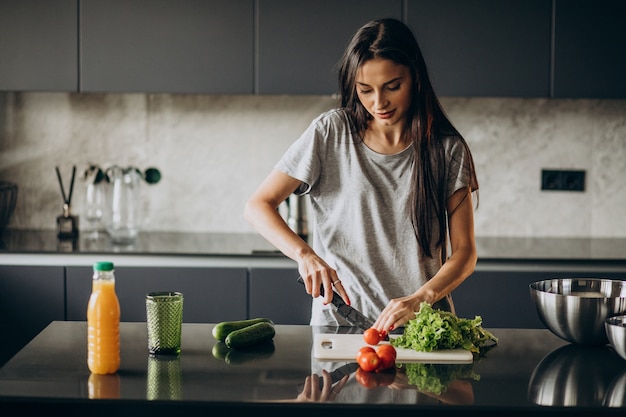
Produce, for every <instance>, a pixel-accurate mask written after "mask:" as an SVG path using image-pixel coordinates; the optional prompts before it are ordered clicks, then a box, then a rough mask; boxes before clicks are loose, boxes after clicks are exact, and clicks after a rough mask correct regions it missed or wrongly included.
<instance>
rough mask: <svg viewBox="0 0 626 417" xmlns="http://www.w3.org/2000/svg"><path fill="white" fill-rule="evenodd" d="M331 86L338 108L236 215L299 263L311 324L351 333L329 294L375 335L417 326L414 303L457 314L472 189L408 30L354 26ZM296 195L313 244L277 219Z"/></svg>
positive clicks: (469, 243) (379, 24)
mask: <svg viewBox="0 0 626 417" xmlns="http://www.w3.org/2000/svg"><path fill="white" fill-rule="evenodd" d="M339 84H340V93H341V107H339V108H337V109H334V110H331V111H328V112H325V113H323V114H321V115H320V116H319V117H317V118H316V119H315V120H314V121H313V122H312V123H311V125H310V126H309V128H308V129H307V130H306V131H305V132H304V133H303V134H302V136H301V137H300V138H299V139H298V140H297V141H296V142H294V143H293V144H292V146H291V147H290V148H289V149H288V150H287V152H286V153H285V155H283V157H282V158H281V159H280V161H279V162H278V164H277V165H276V167H275V168H274V170H272V172H271V173H270V174H269V176H268V177H267V178H266V179H265V180H264V181H263V183H262V184H261V185H260V187H259V188H258V189H257V190H256V192H255V193H254V194H253V195H252V196H251V197H250V199H249V201H248V202H247V204H246V207H245V210H244V216H245V218H246V219H247V220H248V221H249V222H250V223H251V224H252V225H253V226H254V227H255V228H256V229H257V231H258V232H259V233H260V234H261V235H262V236H264V237H265V238H266V239H267V240H268V241H270V242H271V243H272V244H273V245H275V246H276V247H277V248H278V249H279V250H281V251H282V252H283V253H284V254H285V255H286V256H288V257H289V258H291V259H293V260H294V261H296V262H297V264H298V271H299V273H300V275H301V276H302V278H303V279H304V281H305V288H306V292H307V293H309V294H311V296H312V297H313V298H314V300H313V307H312V316H311V325H320V326H322V325H331V326H337V325H348V323H347V322H346V321H345V320H344V319H343V318H342V317H341V316H338V315H337V314H336V312H335V310H334V309H333V307H332V306H331V305H329V303H330V301H331V295H332V293H331V291H332V289H333V287H334V289H335V291H336V292H337V293H338V294H339V295H340V296H341V297H342V298H343V299H344V301H345V302H346V303H348V304H350V305H352V306H353V307H355V308H356V309H357V310H359V311H361V312H362V313H364V314H365V315H367V316H370V317H372V318H374V317H376V318H377V319H376V322H375V324H374V327H376V328H377V329H378V330H379V331H380V332H381V333H386V332H389V331H391V330H393V329H394V328H398V327H400V326H402V325H403V324H405V323H406V322H407V321H408V320H410V319H413V318H415V314H414V313H415V312H416V311H418V310H419V307H420V304H421V303H422V302H428V303H430V304H431V305H434V306H436V307H437V308H441V309H445V310H449V311H454V310H453V305H452V303H451V298H450V293H451V291H452V290H453V289H454V288H456V287H457V286H458V285H459V284H461V282H463V280H464V279H465V278H466V277H467V276H469V275H470V274H471V273H472V272H473V269H474V267H475V264H476V248H475V243H474V221H473V205H472V192H473V191H475V190H477V189H478V181H477V178H476V173H475V170H474V165H473V161H472V156H471V153H470V150H469V148H468V146H467V144H466V142H465V141H464V139H463V138H462V137H461V135H460V134H459V132H458V131H457V130H456V129H455V128H454V127H453V126H452V124H451V123H450V121H449V120H448V119H447V117H446V116H445V114H444V112H443V110H442V108H441V106H440V104H439V101H438V99H437V97H436V96H435V94H434V92H433V89H432V86H431V84H430V81H429V78H428V73H427V70H426V65H425V63H424V59H423V57H422V54H421V51H420V49H419V46H418V44H417V42H416V40H415V38H414V36H413V34H412V33H411V31H410V30H409V29H408V27H406V26H405V25H404V24H403V23H402V22H400V21H397V20H393V19H382V20H376V21H372V22H369V23H367V24H365V25H364V26H363V27H362V28H360V29H359V30H358V31H357V33H356V34H355V35H354V38H353V39H352V41H351V42H350V44H349V45H348V47H347V49H346V51H345V53H344V56H343V58H342V62H341V66H340V70H339ZM294 192H295V193H296V194H308V195H309V196H310V200H311V208H312V212H313V213H312V214H313V222H312V223H313V241H312V246H309V245H308V244H307V242H305V241H304V240H302V239H301V238H300V237H298V235H296V234H295V233H294V232H292V231H291V229H290V228H289V227H288V225H287V224H286V223H285V221H284V220H283V219H282V218H281V216H280V215H279V214H278V212H277V207H278V206H279V204H280V203H281V202H283V201H284V200H285V199H286V198H287V197H288V196H289V195H290V194H291V193H294ZM447 238H449V247H450V249H451V254H450V256H449V258H448V257H447V253H446V247H447V243H448V242H447ZM444 260H445V263H444V262H443V261H444ZM322 289H323V291H324V296H323V297H320V294H321V290H322Z"/></svg>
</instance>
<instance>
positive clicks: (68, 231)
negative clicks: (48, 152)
mask: <svg viewBox="0 0 626 417" xmlns="http://www.w3.org/2000/svg"><path fill="white" fill-rule="evenodd" d="M56 171H57V178H58V180H59V186H60V187H61V195H62V196H63V214H61V215H60V216H59V217H57V237H58V238H59V239H76V237H78V216H74V215H72V212H71V208H72V205H71V204H72V193H73V191H74V178H75V176H76V166H74V167H73V168H72V179H71V180H70V189H69V194H67V195H66V194H65V188H64V187H63V180H62V179H61V172H60V171H59V167H56Z"/></svg>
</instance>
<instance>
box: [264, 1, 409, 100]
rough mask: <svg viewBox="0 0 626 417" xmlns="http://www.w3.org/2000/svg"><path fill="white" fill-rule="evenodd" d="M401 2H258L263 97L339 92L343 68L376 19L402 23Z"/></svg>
mask: <svg viewBox="0 0 626 417" xmlns="http://www.w3.org/2000/svg"><path fill="white" fill-rule="evenodd" d="M401 12H402V1H401V0H386V1H379V0H298V1H293V0H258V40H257V42H258V66H257V69H256V72H257V79H258V87H257V91H256V92H257V93H259V94H334V93H336V92H337V75H336V74H337V72H336V70H337V64H338V62H339V60H340V59H341V55H342V53H343V51H344V49H345V47H346V45H347V44H348V42H349V41H350V38H351V37H352V35H353V34H354V32H355V31H356V30H357V29H358V28H359V27H360V26H361V25H363V24H364V23H366V22H367V21H369V20H372V19H378V18H384V17H394V18H396V19H400V17H401Z"/></svg>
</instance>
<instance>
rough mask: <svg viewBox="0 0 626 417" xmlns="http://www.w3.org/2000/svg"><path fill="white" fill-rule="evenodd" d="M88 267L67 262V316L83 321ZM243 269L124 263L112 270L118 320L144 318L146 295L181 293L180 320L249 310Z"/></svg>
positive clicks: (233, 316) (212, 319)
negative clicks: (149, 293) (129, 264)
mask: <svg viewBox="0 0 626 417" xmlns="http://www.w3.org/2000/svg"><path fill="white" fill-rule="evenodd" d="M91 277H92V270H91V268H90V267H79V266H77V267H67V319H68V320H86V319H87V303H88V301H89V295H90V294H91ZM247 281H248V274H247V270H246V269H245V268H179V267H171V268H164V267H123V268H121V267H120V268H117V269H116V271H115V288H116V291H117V296H118V298H119V301H120V309H121V313H122V318H121V319H122V321H135V322H143V321H146V304H145V295H146V294H147V293H148V292H152V291H179V292H182V293H183V296H184V304H183V322H185V323H216V322H220V321H226V320H242V319H245V318H246V315H247V285H248V283H247Z"/></svg>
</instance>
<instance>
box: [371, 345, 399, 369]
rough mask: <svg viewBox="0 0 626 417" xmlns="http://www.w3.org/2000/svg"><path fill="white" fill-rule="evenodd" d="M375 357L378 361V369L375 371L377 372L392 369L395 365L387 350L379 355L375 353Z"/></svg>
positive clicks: (391, 354)
mask: <svg viewBox="0 0 626 417" xmlns="http://www.w3.org/2000/svg"><path fill="white" fill-rule="evenodd" d="M377 356H378V358H379V360H380V363H379V364H378V368H377V369H376V371H377V372H379V371H384V370H387V369H390V368H393V366H394V365H395V364H396V357H395V356H394V354H393V353H392V352H390V351H389V350H384V351H382V352H380V353H378V352H377Z"/></svg>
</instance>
